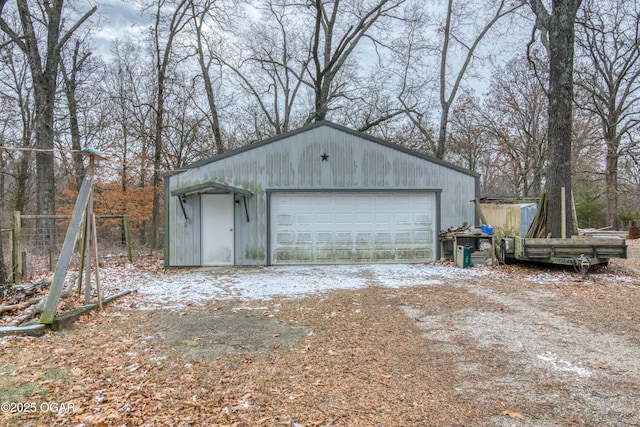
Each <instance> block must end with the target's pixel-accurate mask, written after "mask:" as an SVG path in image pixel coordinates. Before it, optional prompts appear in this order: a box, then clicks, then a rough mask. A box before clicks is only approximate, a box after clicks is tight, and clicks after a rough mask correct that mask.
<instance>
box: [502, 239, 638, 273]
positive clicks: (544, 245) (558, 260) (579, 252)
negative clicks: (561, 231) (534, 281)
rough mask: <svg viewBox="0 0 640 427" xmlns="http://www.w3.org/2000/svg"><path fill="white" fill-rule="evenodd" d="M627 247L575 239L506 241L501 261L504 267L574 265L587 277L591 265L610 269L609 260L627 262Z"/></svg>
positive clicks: (614, 241)
mask: <svg viewBox="0 0 640 427" xmlns="http://www.w3.org/2000/svg"><path fill="white" fill-rule="evenodd" d="M626 257H627V244H626V242H625V240H624V239H621V238H614V237H584V236H574V237H571V238H568V239H558V238H526V237H518V236H515V237H504V238H502V239H501V240H500V258H502V260H503V262H504V263H505V264H510V263H511V262H513V261H514V260H519V261H531V262H542V263H548V264H558V265H571V266H573V267H574V268H575V269H576V271H578V272H580V273H581V274H582V276H583V277H584V276H586V275H587V273H588V271H589V268H591V266H592V265H607V264H608V263H609V259H610V258H626Z"/></svg>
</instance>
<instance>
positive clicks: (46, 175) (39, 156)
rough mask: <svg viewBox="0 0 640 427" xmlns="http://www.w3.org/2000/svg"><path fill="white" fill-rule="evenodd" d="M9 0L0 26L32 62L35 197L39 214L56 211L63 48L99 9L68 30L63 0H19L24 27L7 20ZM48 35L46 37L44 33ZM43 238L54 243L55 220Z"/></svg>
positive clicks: (0, 5)
mask: <svg viewBox="0 0 640 427" xmlns="http://www.w3.org/2000/svg"><path fill="white" fill-rule="evenodd" d="M6 4H7V0H0V29H1V30H2V31H3V32H4V33H6V34H7V35H8V36H9V37H10V38H11V39H12V41H13V43H15V44H16V45H17V46H18V47H19V48H20V50H22V51H23V52H24V54H25V55H26V57H27V59H28V62H29V69H30V72H31V77H32V81H33V89H34V101H35V111H36V114H35V135H36V147H37V148H39V149H40V150H41V151H38V152H37V153H36V181H37V185H36V189H37V191H36V196H37V211H38V212H39V213H40V214H44V215H52V214H55V199H56V186H55V176H54V170H55V168H54V157H53V152H52V150H53V147H54V138H55V135H54V131H53V129H54V126H53V123H54V109H55V99H56V88H57V84H58V70H59V65H60V58H61V50H62V48H63V46H64V45H65V44H66V43H67V42H68V41H69V39H70V38H71V36H72V35H73V33H74V32H75V31H76V30H77V29H78V28H79V27H80V26H81V25H82V24H83V23H84V22H85V21H87V20H88V19H89V17H90V16H91V15H92V14H93V13H94V12H95V11H96V9H97V8H96V6H94V7H93V8H91V9H90V10H89V11H88V12H86V13H85V14H84V15H82V16H81V17H80V18H79V19H78V20H77V21H75V23H74V24H73V25H72V26H71V27H70V28H69V29H68V30H65V28H64V24H65V19H63V12H64V10H63V9H64V7H63V6H64V2H63V0H53V1H51V2H44V3H42V4H40V5H33V4H32V3H31V2H29V1H28V0H16V7H17V10H18V15H19V16H20V22H21V28H19V29H18V28H13V27H11V26H10V25H9V22H7V21H6V20H5V19H4V16H3V14H4V11H5V6H6ZM43 33H44V34H46V36H45V35H44V34H43ZM42 228H43V229H44V238H45V239H46V240H47V241H48V245H49V246H53V239H54V237H55V235H54V223H53V221H50V220H48V221H44V222H43V224H42Z"/></svg>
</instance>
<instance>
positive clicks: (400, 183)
mask: <svg viewBox="0 0 640 427" xmlns="http://www.w3.org/2000/svg"><path fill="white" fill-rule="evenodd" d="M325 155H326V156H328V157H327V158H326V161H323V160H322V158H323V156H325ZM207 181H215V182H219V183H227V184H228V185H230V186H234V187H239V188H242V189H245V190H249V191H251V192H253V193H254V196H253V197H252V198H249V199H247V200H246V201H247V210H248V212H249V221H248V222H247V218H246V213H245V209H244V205H243V203H244V201H243V200H242V196H236V199H237V200H239V201H240V203H238V204H236V218H235V220H236V228H235V230H236V245H235V247H236V256H235V262H236V264H237V265H262V264H265V263H266V255H267V200H266V195H265V190H276V189H287V190H290V189H297V190H310V189H312V190H332V189H341V190H343V189H355V190H358V189H361V190H372V189H385V190H389V189H392V190H399V189H434V190H437V189H441V190H442V193H441V194H442V199H441V217H440V225H441V228H447V227H449V226H460V225H462V223H464V222H465V221H466V222H468V223H474V221H475V210H474V205H473V203H470V200H472V199H473V198H475V197H477V194H476V192H477V186H478V177H477V175H475V174H470V173H464V172H463V171H462V170H460V169H458V168H455V167H447V166H445V165H444V164H440V162H436V161H429V160H426V159H424V158H421V157H418V156H416V155H413V154H411V153H410V152H407V150H404V149H394V148H393V147H391V146H389V145H388V144H386V143H384V142H381V141H379V140H376V139H373V138H369V137H367V136H364V135H362V134H357V133H356V132H353V131H349V130H346V129H344V128H341V127H339V126H336V125H333V124H325V125H318V124H317V125H312V126H309V127H307V128H302V129H301V130H299V131H294V132H291V133H289V134H286V135H284V136H283V137H280V138H275V139H272V140H267V141H263V142H262V143H256V144H254V145H253V146H247V147H244V148H242V149H240V150H238V151H237V152H230V153H227V154H225V155H223V156H220V157H219V158H214V159H212V161H210V162H208V163H207V162H203V163H200V164H199V165H198V166H197V167H195V168H193V169H188V170H186V171H185V172H182V173H177V174H175V175H171V176H167V177H166V178H165V194H170V192H171V191H172V190H176V189H180V188H184V187H188V186H193V185H197V184H201V183H204V182H207ZM177 199H178V198H177V197H171V196H165V202H166V205H165V206H166V209H168V211H167V214H166V220H167V223H166V226H167V227H168V229H169V230H168V231H169V232H168V237H167V241H166V244H167V245H168V248H167V252H166V253H168V255H169V259H168V262H167V260H165V263H167V265H171V266H183V265H198V264H199V246H200V242H199V233H200V230H199V212H200V211H199V204H198V202H196V199H198V196H190V197H187V200H188V203H187V206H189V208H190V209H192V210H191V211H190V213H188V215H193V220H191V219H190V221H189V222H188V223H185V221H184V216H183V214H182V211H181V209H180V205H179V201H178V200H177ZM192 200H193V201H192ZM191 205H193V206H191Z"/></svg>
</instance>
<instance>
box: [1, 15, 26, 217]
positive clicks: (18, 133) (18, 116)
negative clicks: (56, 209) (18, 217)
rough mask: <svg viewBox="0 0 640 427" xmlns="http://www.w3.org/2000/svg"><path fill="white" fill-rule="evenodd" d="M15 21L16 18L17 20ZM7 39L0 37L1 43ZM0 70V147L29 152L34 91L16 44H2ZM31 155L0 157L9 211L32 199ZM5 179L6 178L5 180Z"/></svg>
mask: <svg viewBox="0 0 640 427" xmlns="http://www.w3.org/2000/svg"><path fill="white" fill-rule="evenodd" d="M16 19H17V17H16ZM5 37H6V35H4V37H2V39H3V41H4V40H6V39H5ZM3 45H4V48H3V49H2V58H1V61H2V66H1V67H0V96H1V97H2V107H3V108H2V111H1V113H0V114H1V115H2V116H3V118H2V145H5V146H8V147H13V148H27V149H29V148H31V147H32V144H33V132H34V117H33V116H34V112H33V90H32V85H31V78H30V76H29V65H28V63H27V61H26V60H25V58H24V56H23V55H21V54H20V53H19V52H18V51H17V50H18V49H17V47H16V46H15V44H12V43H10V42H9V43H3ZM31 154H32V153H31V151H7V152H3V153H2V156H3V157H2V161H3V166H2V172H0V174H1V175H2V189H3V191H4V189H5V186H7V188H8V190H9V191H7V193H6V195H3V197H2V202H3V203H2V206H3V207H4V208H6V209H8V210H9V211H16V210H17V211H24V210H25V208H26V207H27V206H28V205H29V203H30V201H31V198H30V197H29V196H30V194H31V191H29V189H30V185H31V182H32V181H33V174H32V173H31V170H32V160H33V159H32V155H31ZM5 177H7V178H9V179H8V180H6V181H5V180H4V179H5Z"/></svg>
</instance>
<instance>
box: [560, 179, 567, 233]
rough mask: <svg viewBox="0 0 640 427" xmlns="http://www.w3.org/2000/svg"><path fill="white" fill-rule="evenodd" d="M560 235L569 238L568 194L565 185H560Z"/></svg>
mask: <svg viewBox="0 0 640 427" xmlns="http://www.w3.org/2000/svg"><path fill="white" fill-rule="evenodd" d="M560 221H561V222H560V237H561V238H563V239H566V238H567V195H566V190H565V187H560Z"/></svg>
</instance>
